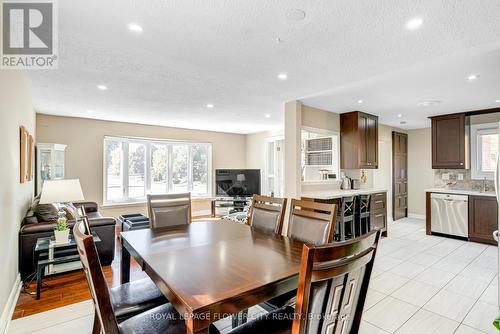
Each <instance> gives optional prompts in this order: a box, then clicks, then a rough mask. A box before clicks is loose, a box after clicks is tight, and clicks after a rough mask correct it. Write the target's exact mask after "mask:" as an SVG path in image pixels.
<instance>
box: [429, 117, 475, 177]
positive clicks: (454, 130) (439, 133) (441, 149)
mask: <svg viewBox="0 0 500 334" xmlns="http://www.w3.org/2000/svg"><path fill="white" fill-rule="evenodd" d="M431 121H432V168H433V169H468V168H469V117H468V116H466V115H465V114H464V113H461V114H451V115H443V116H436V117H431Z"/></svg>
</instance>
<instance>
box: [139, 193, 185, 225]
mask: <svg viewBox="0 0 500 334" xmlns="http://www.w3.org/2000/svg"><path fill="white" fill-rule="evenodd" d="M147 203H148V213H149V224H150V226H151V228H153V229H155V228H159V227H167V226H175V225H186V224H191V193H182V194H161V195H152V194H148V196H147Z"/></svg>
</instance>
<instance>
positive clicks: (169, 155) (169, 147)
mask: <svg viewBox="0 0 500 334" xmlns="http://www.w3.org/2000/svg"><path fill="white" fill-rule="evenodd" d="M172 165H173V164H172V144H167V193H170V191H171V190H172V187H173V180H172Z"/></svg>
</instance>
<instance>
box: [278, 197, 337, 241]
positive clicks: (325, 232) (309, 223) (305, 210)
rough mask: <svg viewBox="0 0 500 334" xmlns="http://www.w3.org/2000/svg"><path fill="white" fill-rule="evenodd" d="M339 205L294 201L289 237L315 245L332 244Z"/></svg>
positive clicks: (291, 206)
mask: <svg viewBox="0 0 500 334" xmlns="http://www.w3.org/2000/svg"><path fill="white" fill-rule="evenodd" d="M336 216H337V205H336V204H326V203H317V202H312V201H305V200H296V199H292V203H291V205H290V216H289V220H288V233H287V235H288V237H290V238H292V239H296V240H299V241H302V242H306V243H311V244H315V245H320V244H327V243H329V242H332V240H333V234H334V229H335V220H336Z"/></svg>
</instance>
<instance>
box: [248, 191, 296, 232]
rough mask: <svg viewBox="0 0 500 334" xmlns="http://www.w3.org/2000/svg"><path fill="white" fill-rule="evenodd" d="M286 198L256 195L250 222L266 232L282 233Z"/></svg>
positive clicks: (254, 226) (251, 209)
mask: <svg viewBox="0 0 500 334" xmlns="http://www.w3.org/2000/svg"><path fill="white" fill-rule="evenodd" d="M286 202H287V200H286V198H278V197H268V196H261V195H254V196H253V198H252V206H251V208H250V216H249V218H248V223H249V225H250V226H252V227H253V228H255V229H256V230H259V231H262V232H265V233H275V234H281V229H282V228H283V220H284V219H285V210H286Z"/></svg>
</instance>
